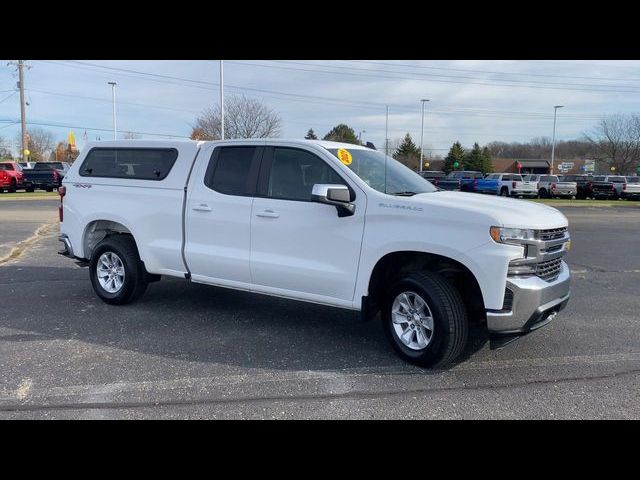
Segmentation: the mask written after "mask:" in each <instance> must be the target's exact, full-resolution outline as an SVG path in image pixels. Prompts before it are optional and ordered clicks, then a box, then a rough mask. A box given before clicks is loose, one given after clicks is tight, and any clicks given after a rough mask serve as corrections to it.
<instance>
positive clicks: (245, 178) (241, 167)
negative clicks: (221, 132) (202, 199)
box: [204, 147, 261, 195]
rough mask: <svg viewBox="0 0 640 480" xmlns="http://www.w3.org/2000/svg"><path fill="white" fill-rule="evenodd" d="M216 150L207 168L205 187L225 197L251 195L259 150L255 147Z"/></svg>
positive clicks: (253, 190) (253, 191) (253, 189)
mask: <svg viewBox="0 0 640 480" xmlns="http://www.w3.org/2000/svg"><path fill="white" fill-rule="evenodd" d="M217 150H218V152H214V155H213V156H212V158H211V162H210V163H209V167H208V168H207V173H206V174H205V182H204V183H205V185H206V186H207V187H209V188H211V189H212V190H215V191H216V192H220V193H224V194H226V195H253V194H254V193H255V183H256V171H257V168H258V161H259V158H258V152H259V151H261V150H259V149H258V148H257V147H222V148H218V149H217ZM216 153H217V156H216Z"/></svg>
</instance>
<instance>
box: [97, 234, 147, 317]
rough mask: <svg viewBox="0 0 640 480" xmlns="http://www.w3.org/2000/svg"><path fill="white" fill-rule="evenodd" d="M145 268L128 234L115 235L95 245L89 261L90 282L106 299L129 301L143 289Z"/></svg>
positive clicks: (116, 303)
mask: <svg viewBox="0 0 640 480" xmlns="http://www.w3.org/2000/svg"><path fill="white" fill-rule="evenodd" d="M145 274H146V272H145V270H144V267H143V265H142V261H141V260H140V255H139V254H138V249H137V248H136V244H135V242H134V241H133V238H131V237H130V236H128V235H114V236H111V237H107V238H105V239H104V240H102V241H101V242H100V243H99V244H98V245H97V246H96V248H95V249H94V251H93V253H92V255H91V263H90V265H89V275H90V277H91V284H92V285H93V289H94V291H95V292H96V294H97V295H98V296H99V297H100V298H101V299H102V300H103V301H104V302H106V303H110V304H112V305H124V304H126V303H131V302H133V301H135V300H137V299H138V298H140V296H142V294H143V293H144V292H145V291H146V289H147V285H148V282H147V278H146V275H145Z"/></svg>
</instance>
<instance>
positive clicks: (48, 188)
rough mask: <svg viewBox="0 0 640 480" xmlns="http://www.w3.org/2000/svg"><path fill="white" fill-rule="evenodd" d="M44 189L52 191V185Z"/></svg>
mask: <svg viewBox="0 0 640 480" xmlns="http://www.w3.org/2000/svg"><path fill="white" fill-rule="evenodd" d="M45 190H46V191H47V192H53V187H47V188H45Z"/></svg>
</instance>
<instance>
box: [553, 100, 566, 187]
mask: <svg viewBox="0 0 640 480" xmlns="http://www.w3.org/2000/svg"><path fill="white" fill-rule="evenodd" d="M563 106H564V105H554V107H553V140H551V172H550V173H551V174H552V175H553V173H554V172H553V160H554V158H555V155H556V117H557V116H558V109H559V108H562V107H563Z"/></svg>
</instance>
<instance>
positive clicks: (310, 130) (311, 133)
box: [304, 128, 318, 140]
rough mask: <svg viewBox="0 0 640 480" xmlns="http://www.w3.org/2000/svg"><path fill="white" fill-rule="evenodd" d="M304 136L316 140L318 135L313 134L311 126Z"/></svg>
mask: <svg viewBox="0 0 640 480" xmlns="http://www.w3.org/2000/svg"><path fill="white" fill-rule="evenodd" d="M304 138H306V139H307V140H317V139H318V137H317V135H316V134H315V132H314V131H313V128H310V129H309V131H308V132H307V134H306V135H305V136H304Z"/></svg>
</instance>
